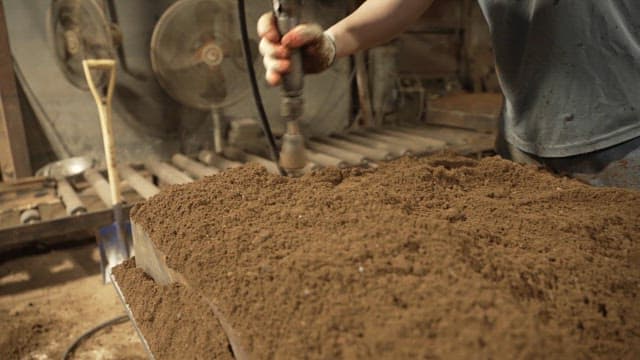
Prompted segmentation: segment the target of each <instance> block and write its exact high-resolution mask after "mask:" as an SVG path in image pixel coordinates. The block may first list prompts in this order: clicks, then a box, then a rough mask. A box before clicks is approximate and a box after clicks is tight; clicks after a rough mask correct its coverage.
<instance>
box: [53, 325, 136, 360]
mask: <svg viewBox="0 0 640 360" xmlns="http://www.w3.org/2000/svg"><path fill="white" fill-rule="evenodd" d="M128 320H129V317H128V316H127V315H121V316H118V317H116V318H113V319H111V320H107V321H105V322H103V323H101V324H99V325H97V326H95V327H93V328H91V329H89V330H87V331H86V332H85V333H84V334H82V335H80V336H78V337H77V338H76V339H75V340H73V342H72V343H71V345H69V347H68V348H67V350H66V351H65V352H64V355H62V360H67V359H70V356H71V354H73V353H74V352H75V351H76V348H77V347H78V345H80V343H81V342H83V341H84V340H85V339H87V338H88V337H89V336H91V335H93V334H95V333H97V332H98V331H100V330H102V329H104V328H106V327H109V326H112V325H117V324H121V323H124V322H126V321H128Z"/></svg>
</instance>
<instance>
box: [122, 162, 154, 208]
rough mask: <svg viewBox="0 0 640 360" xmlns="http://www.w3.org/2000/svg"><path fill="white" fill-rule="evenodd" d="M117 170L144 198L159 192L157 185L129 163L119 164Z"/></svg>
mask: <svg viewBox="0 0 640 360" xmlns="http://www.w3.org/2000/svg"><path fill="white" fill-rule="evenodd" d="M118 170H119V171H120V174H121V175H122V177H123V178H124V179H125V180H127V182H128V183H129V185H130V186H131V187H132V188H133V189H134V190H135V191H136V192H137V193H138V194H140V196H142V197H143V198H144V199H145V200H146V199H148V198H150V197H152V196H153V195H155V194H157V193H159V192H160V189H158V187H157V186H155V185H153V183H152V182H151V181H149V180H147V179H145V178H144V177H143V176H142V175H140V174H138V172H137V171H135V170H133V169H132V168H131V167H130V166H129V165H119V166H118Z"/></svg>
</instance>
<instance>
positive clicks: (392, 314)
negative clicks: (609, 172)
mask: <svg viewBox="0 0 640 360" xmlns="http://www.w3.org/2000/svg"><path fill="white" fill-rule="evenodd" d="M639 218H640V193H638V192H633V191H627V190H617V189H603V188H599V189H598V188H591V187H588V186H586V185H583V184H581V183H578V182H576V181H573V180H569V179H565V178H559V177H555V176H553V175H551V174H549V173H547V172H545V171H543V170H540V169H538V168H535V167H531V166H521V165H516V164H513V163H510V162H507V161H504V160H501V159H498V158H488V159H484V160H482V161H474V160H470V159H466V158H456V157H451V156H440V157H436V158H424V159H407V158H405V159H400V160H398V161H394V162H391V163H389V164H385V165H383V166H381V167H380V168H379V169H378V170H376V171H365V170H360V169H351V170H343V171H339V170H335V169H328V170H323V171H320V172H318V173H316V174H313V175H309V176H305V177H303V178H301V179H288V178H281V177H277V176H272V175H269V174H267V173H266V172H265V171H264V170H262V169H260V168H258V167H253V166H248V167H243V168H240V169H236V170H232V171H228V172H225V173H223V174H221V175H218V176H215V177H209V178H206V179H204V180H203V181H199V182H196V183H193V184H188V185H184V186H176V187H171V188H170V189H168V190H167V191H164V192H162V193H161V194H159V195H158V196H155V197H154V198H152V199H151V200H150V201H147V202H146V203H144V204H142V205H141V206H138V207H137V208H136V209H135V211H134V220H135V221H136V222H138V223H140V224H142V225H143V226H144V228H145V229H147V231H148V232H149V235H150V237H151V239H152V240H153V241H154V242H156V244H157V246H158V247H159V249H160V250H161V251H163V252H164V253H166V254H167V255H168V259H167V261H168V265H169V266H170V267H172V268H173V269H175V270H176V271H178V272H179V273H181V274H182V275H184V277H185V278H186V279H187V281H188V283H189V284H190V286H191V287H192V288H193V289H194V290H190V291H194V292H197V293H200V294H202V296H204V297H206V298H207V299H208V300H209V301H211V302H212V303H214V304H215V305H216V306H217V307H219V308H220V309H221V311H222V313H223V314H224V316H225V317H226V318H228V320H229V321H230V322H231V324H232V326H233V327H234V329H235V330H236V331H238V332H239V333H240V334H241V336H242V339H243V347H244V348H245V349H246V350H247V351H248V352H249V353H250V354H252V355H253V357H254V358H260V359H269V358H313V359H333V358H346V359H351V358H386V359H399V358H411V359H416V358H457V359H462V358H590V357H595V358H637V357H638V356H640V306H639V304H640V299H639V298H638V295H639V294H640V245H639V239H640V223H639V222H638V219H639ZM130 271H131V270H129V272H130ZM136 276H137V277H138V278H139V277H140V274H139V273H138V275H136ZM121 282H123V283H126V282H127V278H126V277H123V278H122V279H121ZM134 284H135V282H134ZM183 290H184V288H183V289H182V290H180V289H179V288H178V291H175V289H172V288H169V289H164V290H158V289H157V288H154V289H153V290H145V291H147V292H146V293H144V292H143V293H140V294H139V296H138V297H137V298H136V297H132V298H129V299H128V300H129V301H131V302H133V303H136V302H138V303H144V301H151V302H153V301H163V302H165V301H166V302H168V303H167V305H169V306H166V307H160V306H156V307H150V305H149V304H148V303H147V304H145V306H146V308H145V307H139V306H138V305H136V306H134V313H135V314H136V316H137V317H140V318H145V319H148V318H161V317H166V316H169V315H170V314H175V313H176V312H178V311H181V308H180V306H179V305H178V304H179V302H180V297H181V296H184V294H180V292H181V291H183ZM157 291H161V292H162V296H163V297H162V298H161V300H158V299H155V300H153V298H154V296H153V295H154V294H156V292H157ZM143 294H144V295H143ZM141 298H144V299H145V300H144V301H143V300H142V299H141ZM149 299H151V300H149ZM171 303H173V304H174V305H171ZM191 309H193V310H196V308H194V307H189V308H188V309H182V310H183V316H189V317H193V318H198V317H203V319H211V313H208V312H207V311H206V310H200V312H199V313H198V314H185V312H184V311H187V310H191ZM205 313H206V314H205ZM203 321H204V320H203ZM207 321H209V322H211V323H215V321H212V320H207ZM192 324H193V323H192ZM192 324H189V323H185V325H184V326H181V327H180V328H174V329H169V328H167V326H169V325H167V323H166V322H165V323H164V325H162V324H160V323H158V325H157V326H156V327H155V328H152V325H153V323H150V324H149V325H150V326H149V327H147V330H148V332H145V334H146V337H147V338H148V339H149V340H150V342H155V343H158V344H159V343H161V342H162V341H163V339H164V338H165V336H166V333H167V331H173V332H174V334H176V335H177V334H181V333H182V332H188V331H191V330H192V329H193V327H192ZM171 326H173V325H171ZM211 326H212V328H211V329H210V331H214V329H215V328H216V327H217V325H216V324H213V325H211ZM211 338H212V339H214V340H213V341H212V343H213V344H218V343H219V342H220V340H219V339H220V337H219V335H218V336H216V335H211ZM190 345H191V346H190V348H189V351H190V352H186V353H184V354H192V353H193V354H198V353H200V352H201V351H202V350H203V349H202V348H201V347H202V346H210V345H211V344H209V343H207V342H204V343H203V342H196V341H193V342H192V343H191V344H190ZM162 346H164V347H162ZM171 346H173V345H172V344H171V343H165V344H164V345H162V344H160V345H158V347H157V348H156V349H155V350H154V351H157V352H158V354H160V355H164V354H170V351H171V349H170V347H171ZM211 351H214V350H211ZM217 353H218V354H221V353H225V352H224V351H223V350H218V352H217ZM187 357H191V356H187ZM158 358H170V356H168V355H167V356H166V357H165V356H159V357H158Z"/></svg>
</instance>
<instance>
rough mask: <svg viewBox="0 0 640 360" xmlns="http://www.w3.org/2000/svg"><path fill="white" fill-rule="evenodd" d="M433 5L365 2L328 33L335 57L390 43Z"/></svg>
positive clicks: (409, 0)
mask: <svg viewBox="0 0 640 360" xmlns="http://www.w3.org/2000/svg"><path fill="white" fill-rule="evenodd" d="M432 3H433V0H368V1H365V2H364V3H363V4H362V5H361V6H360V7H359V8H358V9H357V10H356V11H354V12H353V13H352V14H351V15H349V16H348V17H346V18H344V19H342V20H341V21H340V22H338V23H336V24H335V25H333V26H332V27H330V28H329V29H328V30H327V33H329V34H331V35H333V37H334V38H335V41H336V56H337V57H342V56H348V55H352V54H354V53H356V52H358V51H360V50H364V49H368V48H371V47H373V46H376V45H380V44H383V43H385V42H387V41H389V40H391V39H392V38H393V37H395V36H396V35H398V34H400V33H401V32H402V31H404V30H405V29H406V28H408V27H409V26H410V25H411V24H413V23H414V22H415V21H416V20H418V18H420V16H422V14H423V13H424V12H425V11H426V10H427V9H428V8H429V6H431V4H432ZM283 40H284V39H283Z"/></svg>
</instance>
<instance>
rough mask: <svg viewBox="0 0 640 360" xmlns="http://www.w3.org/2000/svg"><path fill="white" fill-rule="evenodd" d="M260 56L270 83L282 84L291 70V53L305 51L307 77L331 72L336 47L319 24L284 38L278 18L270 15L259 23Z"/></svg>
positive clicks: (304, 27) (307, 25) (303, 63)
mask: <svg viewBox="0 0 640 360" xmlns="http://www.w3.org/2000/svg"><path fill="white" fill-rule="evenodd" d="M258 36H260V38H261V40H260V54H262V56H263V57H264V60H263V62H264V67H265V69H266V75H265V77H266V79H267V83H269V84H270V85H272V86H275V85H278V84H279V83H280V82H281V81H282V76H283V75H284V74H286V73H287V72H288V71H289V70H290V67H291V61H290V59H291V51H292V50H294V49H298V48H299V49H300V50H301V51H302V66H303V69H304V72H305V73H307V74H315V73H319V72H322V71H324V70H326V69H328V68H329V67H330V66H331V65H332V64H333V61H334V60H335V57H336V46H335V41H334V40H333V38H332V37H331V36H330V35H328V34H327V33H325V32H323V31H322V28H321V27H320V25H318V24H302V25H298V26H296V27H295V28H293V29H292V30H291V31H289V32H288V33H287V34H285V36H283V37H282V39H281V38H280V33H279V32H278V27H277V25H276V19H275V16H274V15H273V13H272V12H268V13H266V14H264V15H262V17H260V20H258Z"/></svg>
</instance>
